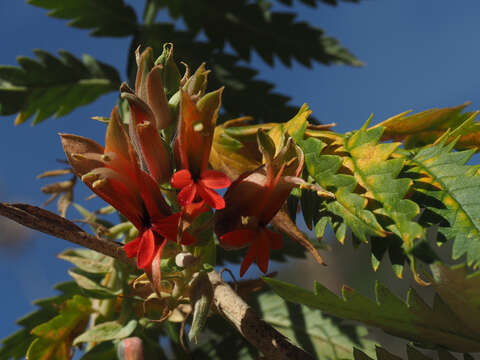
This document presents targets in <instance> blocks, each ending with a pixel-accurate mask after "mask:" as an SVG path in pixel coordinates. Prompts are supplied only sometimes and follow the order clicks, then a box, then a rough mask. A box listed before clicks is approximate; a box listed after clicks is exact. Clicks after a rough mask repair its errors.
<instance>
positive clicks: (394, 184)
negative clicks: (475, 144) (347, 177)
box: [345, 127, 424, 251]
mask: <svg viewBox="0 0 480 360" xmlns="http://www.w3.org/2000/svg"><path fill="white" fill-rule="evenodd" d="M382 133H383V128H382V127H377V128H374V129H370V130H366V129H365V128H362V129H361V130H359V131H356V132H355V133H353V135H352V136H350V137H348V138H347V139H346V140H345V150H346V151H348V152H349V153H350V155H351V158H347V159H348V160H347V161H348V162H347V167H348V166H349V165H350V166H351V168H352V169H353V174H354V176H355V179H356V180H357V181H358V183H359V184H360V185H361V186H362V187H363V188H364V189H365V191H366V192H365V194H364V196H365V197H367V198H373V199H375V200H376V201H378V202H379V203H380V204H381V205H382V207H381V208H378V209H376V210H375V213H377V214H379V215H384V216H388V217H389V218H390V219H392V220H393V224H392V225H389V226H387V228H388V229H389V230H390V231H392V232H393V233H395V234H396V235H397V236H398V237H399V238H400V239H402V241H403V245H404V248H405V249H406V250H407V251H409V250H411V249H412V248H413V243H414V240H416V239H421V238H423V237H424V233H423V228H422V227H421V226H420V225H419V224H418V223H416V222H415V221H414V218H415V217H416V216H417V215H418V214H419V213H420V208H419V206H418V205H417V204H416V203H414V202H413V201H411V200H408V199H404V197H405V196H406V194H407V192H408V190H409V189H410V187H411V185H412V184H413V182H412V180H410V179H399V178H398V175H399V174H400V171H401V170H402V168H403V165H404V162H405V160H404V159H403V158H396V159H391V155H392V153H393V152H394V151H395V150H396V149H397V148H398V146H399V145H400V143H385V144H378V141H379V140H380V137H381V136H382Z"/></svg>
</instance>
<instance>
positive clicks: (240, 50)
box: [163, 0, 362, 67]
mask: <svg viewBox="0 0 480 360" xmlns="http://www.w3.org/2000/svg"><path fill="white" fill-rule="evenodd" d="M163 3H164V4H166V5H167V6H168V8H169V10H170V14H172V16H174V15H175V16H179V17H182V18H183V20H184V21H185V23H186V25H187V27H188V28H189V30H190V31H192V33H194V34H196V33H197V32H199V31H204V32H205V35H206V36H207V38H208V39H209V42H210V43H212V44H213V45H214V46H215V47H217V48H219V49H223V47H224V45H225V42H228V43H229V44H230V45H231V46H232V47H233V49H234V50H235V51H236V53H237V54H238V56H239V57H240V58H242V59H243V60H246V61H249V60H250V53H251V50H255V51H256V52H257V53H258V54H259V55H260V57H261V58H262V59H263V60H264V61H265V62H266V63H268V64H269V65H271V66H272V65H273V58H274V56H277V57H278V58H279V59H280V61H282V62H283V64H284V65H286V66H291V64H292V60H294V59H295V60H296V61H298V62H299V63H300V64H302V65H304V66H307V67H310V66H311V63H312V60H313V61H314V62H320V63H323V64H331V63H343V64H348V65H352V66H361V65H362V63H361V62H360V61H359V60H357V59H356V58H355V57H354V56H353V55H352V54H350V53H349V52H348V51H347V50H346V49H345V48H342V47H341V46H340V44H339V43H338V41H337V40H335V39H332V38H329V37H325V36H324V32H323V30H321V29H319V28H317V27H313V26H311V25H309V24H308V23H306V22H297V21H296V19H295V17H296V14H295V13H291V12H271V11H270V10H269V9H268V8H267V7H262V6H261V5H260V4H258V3H255V2H254V3H246V2H243V1H240V2H231V1H222V2H218V3H216V4H215V6H210V3H209V2H208V1H207V0H195V1H194V0H169V1H164V2H163ZM218 29H222V31H218Z"/></svg>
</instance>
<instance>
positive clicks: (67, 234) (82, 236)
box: [0, 203, 135, 266]
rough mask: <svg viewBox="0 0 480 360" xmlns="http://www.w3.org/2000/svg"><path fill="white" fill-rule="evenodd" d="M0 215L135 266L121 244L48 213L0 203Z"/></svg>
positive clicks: (40, 209)
mask: <svg viewBox="0 0 480 360" xmlns="http://www.w3.org/2000/svg"><path fill="white" fill-rule="evenodd" d="M0 215H3V216H5V217H7V218H9V219H11V220H13V221H15V222H17V223H19V224H22V225H25V226H26V227H29V228H31V229H35V230H38V231H41V232H43V233H45V234H48V235H52V236H55V237H58V238H61V239H64V240H67V241H70V242H72V243H74V244H78V245H81V246H84V247H86V248H89V249H92V250H95V251H98V252H100V253H102V254H105V255H108V256H111V257H113V258H116V259H119V260H121V261H122V262H124V263H127V264H130V265H133V266H135V261H133V260H132V259H129V258H128V257H127V255H126V254H125V251H123V247H122V245H121V244H119V243H117V242H115V241H110V240H105V239H102V238H99V237H96V236H93V235H90V234H88V233H86V232H85V231H83V230H82V229H81V228H79V227H78V226H77V225H75V224H74V223H73V222H71V221H68V220H66V219H64V218H63V217H61V216H58V215H56V214H54V213H52V212H50V211H47V210H44V209H42V208H39V207H36V206H32V205H27V204H5V203H0Z"/></svg>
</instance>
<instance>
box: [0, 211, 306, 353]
mask: <svg viewBox="0 0 480 360" xmlns="http://www.w3.org/2000/svg"><path fill="white" fill-rule="evenodd" d="M0 215H3V216H5V217H8V218H9V219H11V220H13V221H16V222H18V223H20V224H22V225H25V226H27V227H29V228H32V229H35V230H38V231H41V232H43V233H45V234H49V235H52V236H55V237H58V238H61V239H64V240H67V241H70V242H73V243H75V244H78V245H82V246H84V247H86V248H89V249H92V250H95V251H98V252H100V253H102V254H104V255H108V256H111V257H114V258H116V259H118V260H120V261H122V262H124V263H126V264H129V265H132V266H135V261H132V260H131V259H129V258H128V257H127V255H126V254H125V252H124V250H123V247H122V245H121V244H118V243H116V242H114V241H108V240H104V239H101V238H99V237H96V236H93V235H90V234H87V233H86V232H84V231H83V230H82V229H81V228H79V227H78V226H77V225H75V224H74V223H72V222H71V221H68V220H66V219H64V218H62V217H60V216H58V215H56V214H54V213H52V212H50V211H47V210H44V209H41V208H39V207H36V206H32V205H27V204H5V203H0ZM208 278H209V280H210V282H211V284H212V287H213V304H214V305H215V308H216V310H217V311H218V313H219V314H220V315H222V316H223V317H224V318H225V319H227V320H228V321H229V322H230V323H231V324H232V325H233V326H235V328H236V329H237V330H238V331H239V332H240V334H241V335H242V336H243V337H244V338H245V339H246V340H247V341H248V342H250V343H251V344H252V345H253V346H254V347H255V348H257V349H258V350H259V351H260V352H262V353H263V355H264V356H265V357H266V358H267V359H275V360H282V359H284V360H296V359H301V360H304V359H305V360H311V359H314V358H313V356H312V355H310V354H308V353H306V352H305V351H303V350H302V349H300V348H299V347H297V346H295V345H294V344H292V343H291V342H290V341H289V340H288V339H287V338H286V337H285V336H283V335H282V334H280V333H279V332H278V331H277V330H275V329H274V328H273V327H272V326H271V325H269V324H268V323H266V322H265V321H263V320H262V319H261V318H260V316H259V315H258V314H257V313H256V312H255V311H254V310H253V309H252V308H250V306H248V304H247V303H246V302H245V301H244V300H243V299H242V298H241V297H240V296H239V295H238V294H237V293H235V291H233V290H232V288H231V287H230V286H229V285H228V284H226V283H225V282H224V281H223V280H222V278H221V276H220V275H219V274H218V273H217V272H215V271H211V272H209V273H208Z"/></svg>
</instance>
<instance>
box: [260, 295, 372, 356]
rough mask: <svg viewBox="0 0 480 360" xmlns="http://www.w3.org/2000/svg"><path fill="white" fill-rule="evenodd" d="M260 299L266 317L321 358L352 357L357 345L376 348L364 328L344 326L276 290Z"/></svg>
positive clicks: (281, 330)
mask: <svg viewBox="0 0 480 360" xmlns="http://www.w3.org/2000/svg"><path fill="white" fill-rule="evenodd" d="M256 302H257V303H258V306H259V309H260V312H261V314H262V318H263V320H265V321H266V322H268V323H269V324H271V325H273V326H274V327H275V328H276V329H277V330H278V331H280V332H281V333H282V334H283V335H285V336H286V337H288V338H289V339H291V340H293V341H294V342H295V343H296V344H297V345H299V346H301V347H302V348H303V349H304V350H306V351H307V352H309V353H311V354H312V355H314V356H315V357H316V358H317V359H342V358H348V357H351V355H352V352H353V347H354V346H356V347H361V348H362V349H363V350H365V351H367V352H368V353H371V352H372V351H373V348H374V347H373V342H371V341H369V340H367V339H365V338H364V336H365V335H367V330H366V329H365V328H363V327H359V326H357V327H356V326H351V325H343V326H342V325H341V324H340V322H339V321H338V320H336V319H334V318H330V317H328V316H326V315H323V314H322V313H321V312H320V311H318V310H314V309H310V308H308V307H306V306H299V305H294V304H290V303H288V302H286V301H285V300H283V299H282V298H281V297H279V296H277V295H275V294H272V293H263V294H261V295H260V296H258V298H257V300H256Z"/></svg>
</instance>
